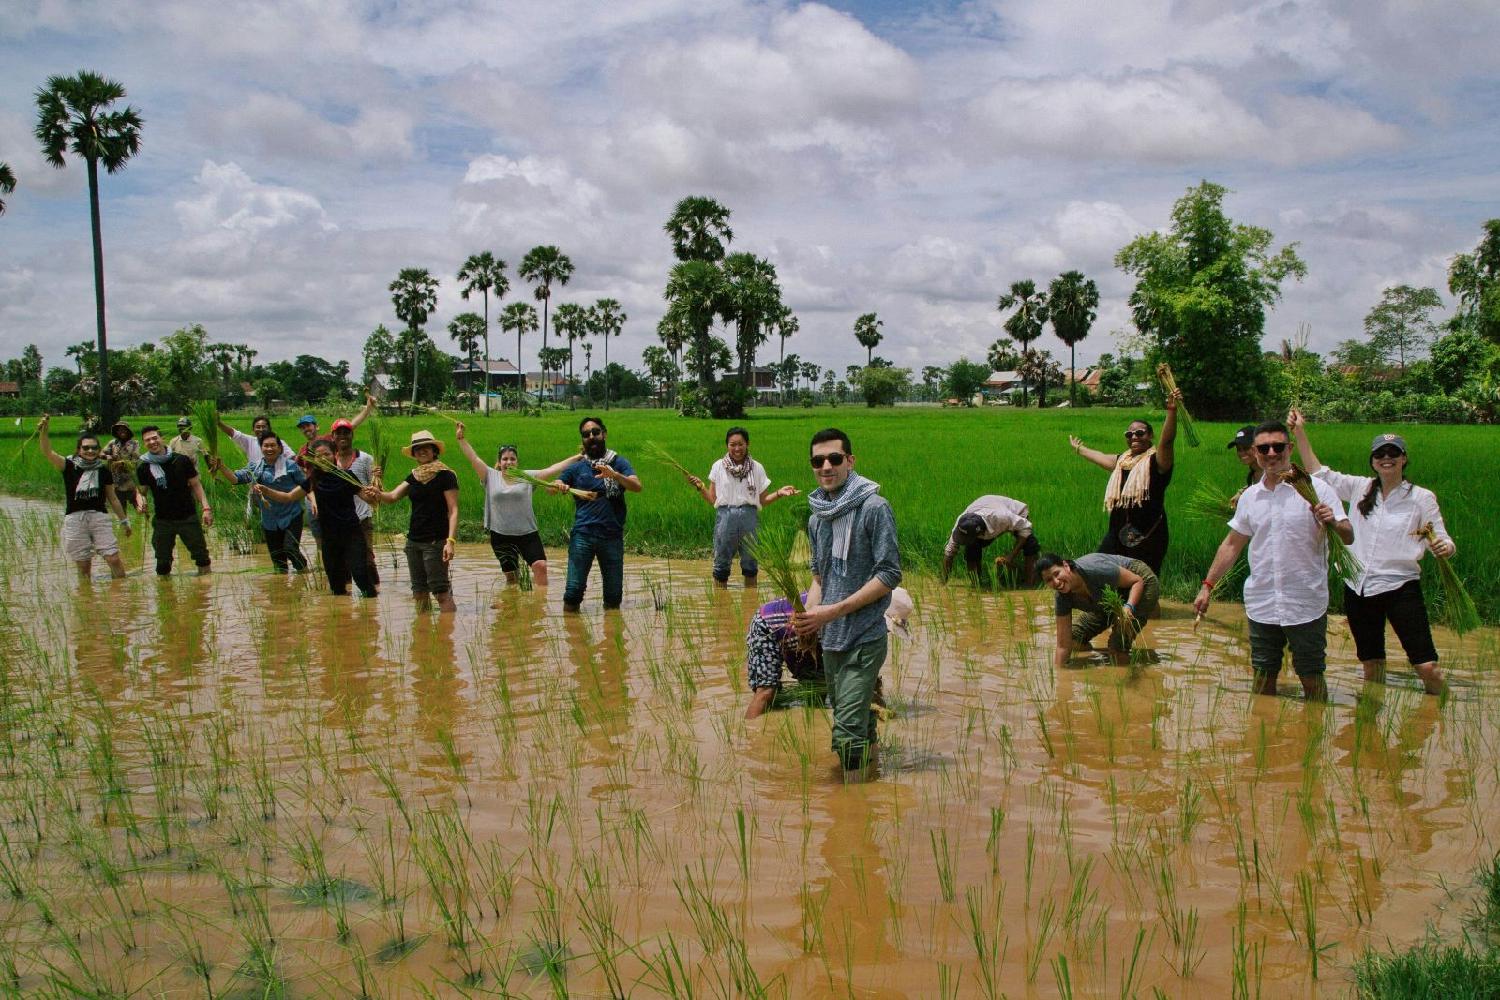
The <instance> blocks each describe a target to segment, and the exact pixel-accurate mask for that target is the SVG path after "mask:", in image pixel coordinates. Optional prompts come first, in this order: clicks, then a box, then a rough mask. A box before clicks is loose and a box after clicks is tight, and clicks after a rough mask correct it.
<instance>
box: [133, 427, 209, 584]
mask: <svg viewBox="0 0 1500 1000" xmlns="http://www.w3.org/2000/svg"><path fill="white" fill-rule="evenodd" d="M141 441H143V442H144V443H145V445H146V454H145V455H143V456H142V458H141V464H140V466H139V467H138V468H137V469H136V473H135V477H136V479H138V480H139V481H140V484H141V486H142V487H144V488H145V490H146V491H149V492H150V493H151V502H152V506H153V507H154V510H153V516H152V518H151V548H152V550H153V551H154V552H155V553H156V575H157V576H168V575H170V574H171V572H172V550H173V548H174V547H175V546H176V544H177V539H179V538H181V539H182V543H183V544H184V545H186V546H187V550H188V553H189V554H190V555H191V556H192V557H193V562H194V563H195V564H196V565H197V567H198V575H199V576H202V575H203V574H205V573H207V572H208V571H209V566H210V564H211V562H212V560H210V559H209V557H208V542H207V541H206V540H205V539H204V537H203V529H204V528H211V527H213V523H214V512H213V508H211V507H209V505H208V497H206V496H204V494H203V482H202V480H200V479H199V478H198V467H197V466H196V465H194V464H193V460H192V459H191V458H188V457H187V456H186V455H178V454H176V453H174V452H170V451H168V450H167V443H166V442H165V441H163V440H162V438H161V429H160V428H159V427H157V426H156V425H155V424H152V425H150V426H147V427H142V428H141ZM195 505H196V507H197V508H199V509H201V510H202V511H203V523H202V524H201V525H200V524H199V523H198V515H197V510H196V509H195ZM136 506H137V507H139V508H140V509H141V511H142V512H144V511H145V509H146V498H145V497H144V496H141V495H140V494H137V495H136Z"/></svg>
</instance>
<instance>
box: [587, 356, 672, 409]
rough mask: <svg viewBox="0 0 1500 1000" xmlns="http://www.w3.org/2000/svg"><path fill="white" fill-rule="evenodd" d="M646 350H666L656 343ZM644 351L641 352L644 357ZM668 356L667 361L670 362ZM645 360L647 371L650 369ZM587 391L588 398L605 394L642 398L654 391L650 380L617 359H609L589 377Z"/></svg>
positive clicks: (616, 397)
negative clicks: (609, 360)
mask: <svg viewBox="0 0 1500 1000" xmlns="http://www.w3.org/2000/svg"><path fill="white" fill-rule="evenodd" d="M646 350H648V351H649V350H657V351H661V353H662V354H666V351H665V350H663V349H662V348H660V347H657V346H656V345H654V344H653V345H652V346H651V347H648V348H646ZM644 357H645V353H644V352H642V358H643V359H644ZM670 360H671V359H670V358H669V359H668V361H669V362H670ZM649 366H650V363H649V362H647V371H648V372H649V370H650V367H649ZM588 391H589V396H590V398H595V399H597V398H599V397H602V396H605V395H608V396H610V397H611V398H614V399H644V398H646V397H649V396H650V395H652V393H653V392H654V390H653V388H652V382H651V380H648V379H646V378H642V377H641V375H640V374H639V373H637V372H633V371H631V370H630V369H629V368H626V367H625V366H624V365H622V364H620V363H619V362H617V361H611V362H609V363H608V364H606V365H605V366H604V367H602V368H600V369H599V370H598V371H596V372H594V374H593V375H591V376H590V377H589V383H588Z"/></svg>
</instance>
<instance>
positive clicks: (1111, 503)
mask: <svg viewBox="0 0 1500 1000" xmlns="http://www.w3.org/2000/svg"><path fill="white" fill-rule="evenodd" d="M1155 455H1156V449H1155V448H1148V449H1146V450H1145V451H1143V452H1141V453H1140V454H1139V455H1132V454H1131V453H1130V452H1128V451H1127V452H1125V453H1124V454H1123V455H1121V456H1120V458H1119V461H1118V462H1117V463H1116V465H1115V468H1116V469H1119V470H1123V471H1124V472H1127V473H1129V475H1128V476H1119V475H1115V473H1113V472H1111V473H1110V474H1109V484H1108V485H1107V486H1105V487H1104V511H1105V513H1109V512H1110V511H1112V510H1114V509H1115V508H1116V507H1139V506H1140V505H1141V504H1143V503H1145V502H1146V498H1147V497H1148V496H1150V495H1151V460H1152V458H1153V457H1154V456H1155ZM1122 481H1123V485H1122Z"/></svg>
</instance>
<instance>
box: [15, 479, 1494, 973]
mask: <svg viewBox="0 0 1500 1000" xmlns="http://www.w3.org/2000/svg"><path fill="white" fill-rule="evenodd" d="M0 510H3V517H0V537H3V539H4V541H5V542H6V544H7V545H8V547H9V548H10V550H11V551H12V552H13V553H22V554H24V557H23V558H20V559H12V560H10V561H9V566H8V568H7V569H5V570H4V571H3V572H4V573H5V576H6V581H5V583H6V586H5V588H4V591H3V595H0V625H3V638H0V644H3V646H0V649H3V656H4V669H3V672H0V708H3V712H0V726H3V731H0V805H3V810H4V812H3V816H0V820H3V824H0V832H3V833H4V837H3V841H0V863H3V864H0V958H3V960H4V961H5V962H8V963H10V964H9V965H0V975H4V976H9V975H12V974H14V975H15V976H16V977H18V978H17V979H16V980H14V984H15V986H16V987H17V988H18V989H19V990H20V992H22V993H27V994H32V993H36V994H42V993H46V992H48V991H53V992H60V991H61V990H62V989H63V984H73V986H74V987H79V988H87V989H90V990H94V991H99V992H105V993H109V992H114V993H117V994H123V993H126V992H128V991H131V990H141V991H143V992H144V994H145V995H173V996H195V995H207V994H208V993H209V992H212V993H213V994H214V995H216V996H217V995H226V996H232V995H246V996H248V995H255V996H263V995H268V994H269V995H277V994H278V991H279V995H287V996H315V995H319V996H320V995H336V996H349V995H359V994H360V993H361V992H364V993H367V994H368V995H371V996H422V995H426V993H425V992H424V990H430V991H431V992H432V993H433V994H435V995H439V996H447V995H462V994H464V993H466V992H468V993H472V994H473V995H504V994H505V992H506V991H508V992H509V993H511V994H519V995H563V994H564V993H566V994H569V995H577V996H608V995H611V994H612V993H614V994H633V995H638V996H655V995H662V994H673V993H675V994H677V995H683V996H687V995H696V996H740V995H754V994H755V993H756V992H757V990H762V989H763V990H764V991H765V992H766V993H767V994H769V995H773V996H783V995H785V996H793V997H804V996H811V997H823V996H830V997H831V996H840V997H844V996H856V997H930V996H944V995H950V996H999V995H1002V994H1004V995H1009V996H1012V997H1019V996H1055V995H1059V994H1062V993H1065V992H1066V990H1068V989H1071V991H1072V993H1073V995H1076V996H1104V995H1108V996H1122V995H1124V996H1131V995H1141V996H1151V995H1152V993H1153V990H1159V991H1160V994H1161V995H1165V996H1169V997H1195V996H1201V997H1228V996H1231V995H1235V993H1236V991H1237V990H1239V989H1240V988H1244V989H1246V990H1247V991H1248V995H1251V996H1255V995H1263V996H1278V995H1295V996H1344V995H1347V994H1349V993H1350V992H1351V976H1350V973H1349V965H1350V963H1351V962H1352V961H1353V960H1354V959H1355V958H1356V957H1357V956H1358V955H1359V954H1360V953H1361V952H1362V951H1363V949H1365V948H1366V947H1377V948H1385V947H1387V946H1388V945H1394V946H1398V947H1399V946H1402V945H1406V944H1410V943H1412V942H1415V941H1417V940H1419V939H1421V938H1422V937H1423V936H1424V934H1425V933H1426V932H1427V928H1428V927H1429V925H1430V926H1433V927H1435V928H1437V929H1438V931H1439V932H1440V933H1445V934H1457V933H1459V931H1460V929H1461V927H1462V923H1463V920H1464V918H1465V916H1466V915H1467V914H1468V913H1469V912H1470V910H1471V907H1472V906H1473V905H1474V901H1475V899H1476V893H1475V890H1474V887H1473V884H1472V873H1473V871H1474V869H1475V868H1476V866H1478V865H1479V864H1480V863H1482V862H1484V861H1485V860H1487V859H1488V858H1489V857H1491V856H1493V853H1494V851H1495V846H1496V845H1495V844H1494V831H1495V830H1496V829H1500V823H1497V818H1500V808H1497V807H1500V800H1497V789H1500V780H1497V779H1500V773H1497V761H1500V745H1497V744H1500V739H1497V736H1500V712H1497V704H1500V702H1497V693H1500V692H1497V682H1496V680H1495V676H1494V671H1493V669H1492V666H1493V664H1494V662H1495V654H1496V635H1495V632H1494V630H1485V631H1484V632H1483V633H1482V634H1478V635H1473V634H1471V635H1470V636H1468V637H1466V638H1465V639H1464V640H1463V641H1462V642H1459V641H1458V640H1456V639H1455V638H1454V637H1453V636H1450V635H1446V634H1444V635H1441V636H1440V640H1439V644H1440V648H1441V652H1442V655H1443V659H1444V662H1445V665H1446V667H1447V669H1448V671H1449V674H1450V677H1451V678H1452V679H1453V681H1454V693H1453V696H1452V697H1451V698H1449V699H1448V700H1447V701H1446V702H1443V703H1440V702H1439V701H1438V700H1437V699H1435V698H1431V697H1427V696H1424V695H1423V694H1421V692H1420V690H1419V689H1418V688H1417V686H1416V682H1415V679H1414V678H1413V677H1412V676H1411V675H1410V673H1409V672H1407V671H1402V670H1394V671H1393V678H1392V683H1391V684H1390V685H1389V686H1388V687H1385V688H1367V687H1366V686H1365V685H1363V684H1362V683H1361V681H1360V674H1359V666H1358V664H1357V663H1356V662H1355V661H1354V658H1353V651H1352V647H1351V645H1350V643H1349V641H1348V638H1347V634H1346V632H1345V630H1344V628H1343V627H1342V623H1341V622H1335V623H1334V624H1333V625H1332V626H1331V630H1330V640H1331V641H1330V654H1331V663H1330V669H1329V682H1330V687H1331V689H1332V693H1333V703H1332V704H1331V705H1329V706H1326V707H1325V706H1310V705H1305V704H1303V703H1302V702H1301V701H1300V700H1299V699H1297V698H1295V697H1281V698H1269V697H1257V696H1253V695H1251V694H1250V693H1249V676H1248V673H1247V667H1246V656H1245V645H1244V629H1243V614H1242V611H1241V609H1240V608H1239V607H1238V606H1219V607H1217V608H1215V609H1214V611H1213V612H1212V615H1211V617H1210V619H1209V620H1206V621H1205V622H1204V623H1203V624H1202V625H1201V626H1199V627H1198V628H1196V629H1195V628H1194V625H1193V621H1192V616H1191V614H1190V613H1189V612H1187V611H1185V610H1184V609H1183V608H1181V607H1178V606H1169V607H1167V609H1166V613H1165V617H1164V618H1163V620H1161V621H1157V622H1154V623H1152V624H1151V626H1150V627H1149V629H1148V631H1147V633H1146V636H1145V639H1144V642H1145V644H1146V645H1147V646H1149V647H1151V648H1152V649H1153V650H1154V652H1155V660H1154V662H1152V663H1149V664H1147V665H1145V666H1144V667H1141V668H1134V669H1127V668H1118V667H1113V666H1103V665H1099V666H1087V667H1082V668H1080V669H1070V670H1064V671H1055V670H1053V668H1052V666H1051V661H1050V648H1049V647H1050V643H1051V636H1052V620H1051V605H1050V600H1049V599H1048V597H1047V596H1046V595H1043V594H1040V593H1035V594H1031V593H1003V594H976V593H974V592H972V591H970V590H969V589H967V588H965V587H961V586H950V587H948V588H943V587H941V586H939V585H937V584H936V583H935V582H933V581H930V580H918V581H914V582H913V588H912V589H913V590H914V592H915V594H914V596H915V598H916V602H917V607H918V613H917V615H916V618H915V619H914V622H913V625H914V629H913V633H914V634H913V638H912V639H911V640H909V641H901V640H894V641H893V645H892V655H891V658H890V660H889V661H888V663H887V666H886V669H885V684H886V691H887V694H888V699H889V703H890V715H889V717H888V718H887V719H885V720H884V721H883V722H882V724H881V739H882V744H883V745H882V755H881V760H880V763H879V767H878V773H877V775H876V776H875V778H874V780H872V781H869V782H867V783H863V784H845V783H844V782H843V781H842V780H841V776H840V775H839V774H838V772H837V769H836V766H835V764H834V760H833V757H832V755H831V753H830V752H829V750H828V735H829V734H828V720H827V715H826V712H825V711H823V710H822V709H821V708H820V707H817V706H816V699H814V703H813V704H812V705H810V706H803V707H790V708H785V709H779V710H776V711H773V712H771V713H770V714H768V715H767V716H765V717H763V718H761V719H758V720H754V721H751V722H748V723H747V722H745V721H744V720H743V719H742V715H743V712H744V707H745V703H746V700H747V692H746V688H745V680H744V629H745V625H746V623H747V621H748V619H749V616H750V614H751V612H752V611H753V610H754V608H755V607H756V605H757V604H758V603H759V602H761V601H764V600H769V599H770V598H771V596H773V595H771V594H770V593H769V591H767V590H766V589H765V588H762V589H761V591H760V592H758V593H757V592H753V591H750V592H747V591H745V590H743V589H741V588H739V587H738V585H736V586H735V587H734V588H732V589H730V590H728V591H718V590H715V589H714V588H713V587H712V586H711V585H710V584H709V581H708V567H707V565H706V564H705V563H703V562H697V561H665V560H654V559H644V558H637V557H630V558H628V560H627V578H626V602H625V607H624V609H623V610H622V611H621V612H619V613H617V614H605V613H603V612H601V611H600V610H598V590H597V582H596V585H595V587H594V588H593V589H592V590H591V592H590V594H589V596H588V598H587V600H586V602H585V613H584V614H582V615H578V616H565V615H563V614H562V612H561V607H560V600H561V578H562V575H563V570H564V566H563V561H564V559H563V557H564V554H563V553H561V552H552V553H549V555H550V557H551V566H552V571H553V575H554V579H555V582H554V585H553V586H552V587H551V588H550V589H549V590H546V591H543V590H537V591H534V592H530V593H524V592H520V591H518V590H516V589H511V588H506V587H505V586H504V583H503V579H502V578H501V577H500V575H499V571H498V567H497V566H496V565H495V561H494V559H493V557H492V555H491V554H490V552H489V550H488V547H486V546H479V545H460V546H459V547H458V553H457V556H456V558H455V573H454V579H455V591H456V594H457V599H458V612H457V614H456V615H452V616H438V615H436V614H424V613H418V612H417V611H416V610H415V609H414V607H413V604H412V601H411V599H410V596H409V595H408V594H407V593H406V592H405V587H406V582H407V578H406V571H405V568H404V565H399V563H400V560H399V559H395V558H394V557H395V556H396V554H397V553H398V551H399V550H398V546H397V545H396V544H395V543H393V542H391V541H390V540H386V541H384V542H383V543H382V546H381V559H382V563H381V569H382V574H383V576H384V585H383V592H382V594H381V596H380V597H379V598H377V599H375V600H359V599H350V598H342V599H341V598H335V597H332V596H331V595H329V594H327V593H326V592H325V591H324V589H323V588H322V586H321V583H322V581H321V578H320V577H317V576H311V575H309V576H306V577H300V578H299V577H292V578H282V577H277V576H273V575H271V574H269V573H268V572H266V564H267V559H266V557H265V556H264V554H263V553H259V552H257V553H254V554H251V555H243V556H236V555H232V554H228V553H216V562H215V569H216V570H217V571H218V572H216V573H215V574H213V575H212V576H209V577H206V578H197V577H194V576H192V575H188V573H187V569H188V567H187V566H186V564H185V553H182V552H179V565H178V573H177V574H176V575H174V576H173V577H171V578H170V579H168V580H166V581H158V580H157V579H155V578H154V577H153V576H152V575H150V572H149V567H148V568H147V570H146V572H145V573H142V572H141V560H140V549H139V537H137V538H136V539H134V540H131V541H128V542H126V544H125V552H126V555H127V561H128V562H129V563H130V565H131V568H132V571H133V574H132V576H130V577H129V578H127V579H126V580H123V581H118V582H112V581H109V580H107V579H104V578H103V577H102V576H100V575H98V574H100V573H102V566H100V567H96V577H95V579H94V580H93V581H92V582H91V583H90V584H88V585H80V584H79V583H78V582H77V581H76V580H75V579H74V574H73V572H72V569H71V567H68V566H66V565H65V564H64V563H63V561H62V558H61V553H60V551H59V548H58V545H57V542H56V537H57V519H56V516H55V514H53V513H52V512H51V511H50V510H48V509H47V508H45V507H40V506H38V505H34V504H28V503H22V502H17V501H5V502H4V503H3V507H0ZM492 605H493V606H492ZM1393 648H1395V647H1394V646H1393ZM1283 687H1284V688H1286V689H1288V690H1290V689H1291V688H1294V687H1296V682H1295V678H1294V677H1292V676H1291V675H1290V671H1288V672H1287V674H1286V676H1285V678H1284V682H1283ZM1315 959H1316V975H1315V974H1314V965H1315V961H1314V960H1315Z"/></svg>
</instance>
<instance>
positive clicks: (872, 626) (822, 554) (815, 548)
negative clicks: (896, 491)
mask: <svg viewBox="0 0 1500 1000" xmlns="http://www.w3.org/2000/svg"><path fill="white" fill-rule="evenodd" d="M844 516H845V517H852V518H854V524H853V526H852V527H851V529H850V534H849V552H848V555H847V556H846V558H845V559H844V568H843V572H842V573H835V572H834V571H833V527H832V525H830V524H829V523H828V522H826V521H824V520H822V519H821V518H817V517H815V518H813V519H812V521H811V522H809V524H808V534H809V536H810V537H809V541H810V542H811V547H812V571H813V574H814V575H815V576H817V577H818V579H820V580H821V581H822V582H823V597H822V603H823V604H836V603H838V602H839V601H842V600H843V599H844V598H846V597H848V596H849V595H850V594H852V593H854V592H855V591H856V590H858V589H859V588H861V587H863V586H864V585H865V584H866V583H868V582H869V581H870V580H871V579H872V578H875V577H878V578H879V579H880V582H881V583H883V584H885V585H886V586H887V587H890V588H892V589H895V588H896V587H898V586H900V585H901V550H900V548H899V547H898V546H897V542H896V517H895V515H894V514H892V513H891V505H890V504H889V503H887V502H886V500H885V497H882V496H880V495H879V494H876V495H874V496H871V497H870V498H869V499H868V500H866V501H865V502H864V503H862V504H860V506H859V509H858V510H856V511H854V512H853V513H851V514H846V515H844ZM890 604H891V595H889V594H886V595H884V596H883V597H881V598H880V599H879V600H876V601H871V602H870V603H869V604H866V605H865V606H864V607H862V608H860V609H858V610H857V611H853V612H851V613H849V614H847V615H845V616H844V617H842V618H836V619H834V620H833V621H831V622H829V623H828V624H827V625H824V626H823V648H824V649H831V650H833V651H834V652H843V651H844V650H847V649H853V648H854V647H855V646H861V645H864V644H865V643H867V642H873V641H875V640H876V639H879V638H881V637H883V636H884V635H885V633H886V626H885V611H886V608H888V607H890Z"/></svg>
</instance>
